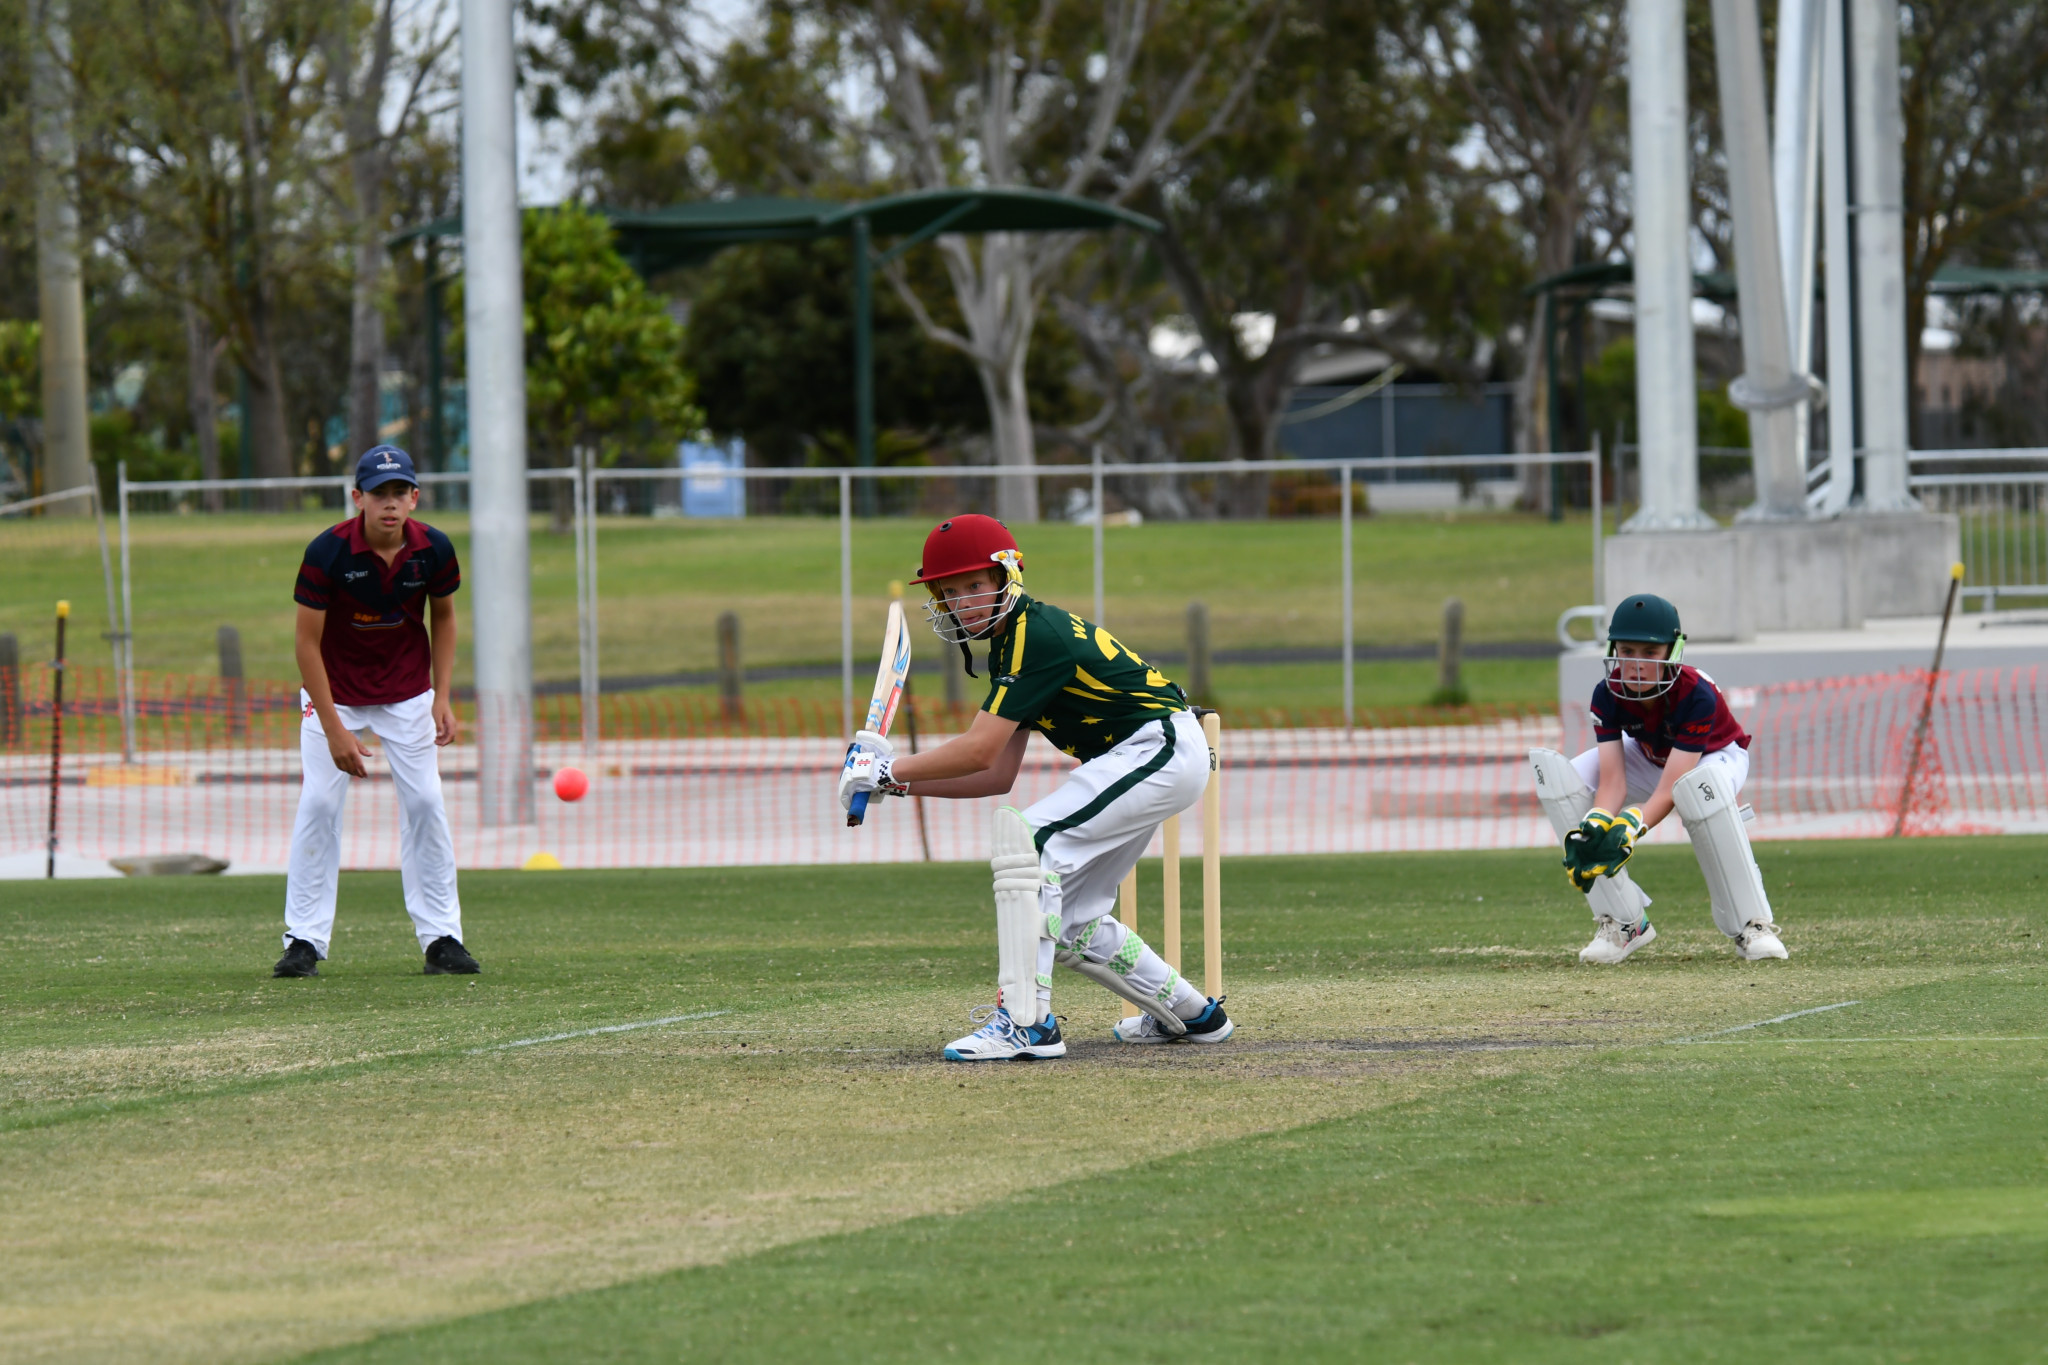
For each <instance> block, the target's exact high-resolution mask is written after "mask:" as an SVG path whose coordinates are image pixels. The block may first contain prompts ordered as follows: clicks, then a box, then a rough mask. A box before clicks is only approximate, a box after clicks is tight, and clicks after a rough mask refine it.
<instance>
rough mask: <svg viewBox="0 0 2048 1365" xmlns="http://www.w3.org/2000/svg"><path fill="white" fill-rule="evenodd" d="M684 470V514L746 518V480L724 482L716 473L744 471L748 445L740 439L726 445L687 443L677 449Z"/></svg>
mask: <svg viewBox="0 0 2048 1365" xmlns="http://www.w3.org/2000/svg"><path fill="white" fill-rule="evenodd" d="M676 463H677V464H678V465H680V466H681V467H682V470H683V515H684V516H686V517H743V516H745V515H746V514H747V481H746V480H745V479H722V478H718V477H716V476H715V474H714V473H713V471H716V470H726V469H745V468H746V467H747V443H746V442H745V441H743V440H740V439H739V438H738V437H735V438H733V439H732V440H731V441H729V442H727V443H726V444H725V445H723V446H713V445H699V444H698V443H697V442H695V441H684V442H683V443H682V445H680V446H679V447H677V450H676Z"/></svg>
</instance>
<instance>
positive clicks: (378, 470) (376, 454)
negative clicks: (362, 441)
mask: <svg viewBox="0 0 2048 1365" xmlns="http://www.w3.org/2000/svg"><path fill="white" fill-rule="evenodd" d="M393 479H402V480H404V481H405V482H406V483H409V484H411V485H412V486H413V487H415V488H417V487H419V484H420V476H419V475H418V474H416V473H414V472H413V468H412V456H410V455H408V454H406V453H405V452H404V451H402V450H400V449H399V448H398V447H397V446H371V447H370V448H369V449H368V450H366V451H364V452H363V458H362V459H360V460H357V461H356V487H357V488H360V489H362V490H363V491H364V492H365V493H367V492H369V491H370V490H371V489H372V488H378V487H381V486H382V485H384V484H387V483H390V482H391V481H392V480H393Z"/></svg>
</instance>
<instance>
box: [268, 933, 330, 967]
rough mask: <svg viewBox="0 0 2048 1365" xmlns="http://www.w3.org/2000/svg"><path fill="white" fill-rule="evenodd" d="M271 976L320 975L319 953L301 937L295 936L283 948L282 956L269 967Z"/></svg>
mask: <svg viewBox="0 0 2048 1365" xmlns="http://www.w3.org/2000/svg"><path fill="white" fill-rule="evenodd" d="M270 974H271V975H272V976H318V975H320V954H318V953H317V952H315V951H313V945H312V944H310V943H308V942H306V940H304V939H302V938H295V939H293V940H292V941H291V946H290V947H288V948H286V949H285V950H284V956H283V957H281V958H279V959H278V960H277V965H276V966H275V967H272V968H271V969H270Z"/></svg>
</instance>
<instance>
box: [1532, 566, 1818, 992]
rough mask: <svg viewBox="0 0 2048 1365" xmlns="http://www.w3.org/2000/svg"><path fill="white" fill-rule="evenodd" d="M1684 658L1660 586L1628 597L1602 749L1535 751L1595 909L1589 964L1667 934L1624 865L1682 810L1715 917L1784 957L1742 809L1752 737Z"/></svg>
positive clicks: (1599, 686) (1617, 630)
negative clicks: (1655, 924)
mask: <svg viewBox="0 0 2048 1365" xmlns="http://www.w3.org/2000/svg"><path fill="white" fill-rule="evenodd" d="M1684 655H1685V633H1684V632H1683V631H1682V630H1680V629H1679V624H1678V608H1676V607H1674V606H1672V605H1671V604H1670V603H1669V602H1667V601H1665V600H1664V599H1663V598H1661V597H1658V596H1655V595H1654V594H1651V593H1640V594H1636V595H1634V596H1631V597H1628V598H1626V599H1624V600H1623V601H1622V604H1621V605H1620V606H1618V607H1616V608H1615V610H1614V615H1613V618H1612V619H1611V620H1610V621H1609V622H1608V626H1607V660H1606V664H1607V667H1606V674H1605V676H1604V677H1602V678H1601V680H1600V681H1599V682H1598V683H1595V684H1594V686H1593V706H1592V711H1593V738H1594V740H1595V744H1594V747H1593V748H1591V749H1588V750H1586V752H1584V753H1582V754H1580V755H1579V756H1578V757H1577V758H1575V759H1570V760H1567V759H1566V758H1565V756H1564V755H1563V754H1560V753H1556V752H1554V751H1553V750H1550V749H1531V750H1530V751H1529V762H1530V765H1531V766H1532V767H1533V768H1534V769H1535V770H1536V794H1537V796H1538V797H1539V798H1540V799H1541V801H1542V803H1543V813H1544V814H1545V815H1548V816H1549V817H1550V823H1551V826H1552V828H1554V829H1555V830H1556V831H1557V837H1558V838H1559V839H1560V840H1562V841H1563V843H1564V865H1565V875H1566V876H1567V877H1569V878H1570V879H1571V883H1572V885H1573V886H1575V887H1577V888H1578V889H1579V890H1580V891H1583V892H1585V893H1586V902H1587V904H1588V906H1589V907H1590V908H1591V909H1592V911H1593V923H1594V930H1593V941H1592V942H1591V943H1588V944H1587V945H1586V946H1585V947H1584V948H1582V949H1580V950H1579V961H1581V962H1601V963H1615V962H1621V961H1624V960H1625V959H1627V957H1628V955H1629V954H1630V953H1633V952H1634V951H1635V950H1636V949H1638V948H1640V947H1642V946H1643V945H1644V944H1646V943H1649V942H1651V941H1653V940H1654V939H1655V938H1656V937H1657V931H1656V930H1655V929H1654V928H1652V927H1651V925H1650V918H1649V915H1648V914H1647V913H1646V912H1647V911H1648V909H1649V905H1650V898H1649V897H1648V896H1646V895H1644V894H1643V891H1642V888H1641V887H1639V886H1637V885H1636V884H1635V882H1634V881H1633V880H1632V879H1631V878H1630V877H1629V875H1628V871H1627V868H1626V866H1625V864H1626V863H1627V862H1628V860H1629V857H1630V855H1631V854H1633V853H1634V852H1635V846H1636V841H1637V840H1638V839H1640V838H1641V837H1642V836H1643V835H1644V834H1645V833H1646V832H1647V831H1649V830H1651V829H1654V828H1656V826H1657V825H1658V824H1660V823H1661V822H1662V821H1663V819H1664V817H1666V816H1667V815H1669V814H1671V812H1672V811H1674V810H1676V811H1677V812H1678V818H1679V819H1680V820H1682V821H1683V822H1684V824H1685V832H1686V834H1687V836H1688V837H1690V838H1691V840H1692V851H1693V856H1694V857H1696V858H1698V859H1699V864H1700V871H1701V872H1702V873H1703V874H1705V876H1706V879H1707V892H1708V896H1709V898H1710V899H1711V900H1712V902H1713V912H1714V923H1715V925H1716V926H1717V927H1718V928H1719V929H1720V930H1721V932H1722V933H1724V934H1726V935H1727V936H1728V937H1729V938H1730V939H1732V940H1734V943H1735V951H1736V952H1737V953H1739V954H1741V955H1742V956H1743V957H1744V958H1745V959H1747V960H1749V961H1752V962H1754V961H1757V960H1759V959H1761V958H1767V957H1783V956H1785V945H1784V943H1783V942H1782V941H1781V940H1780V939H1779V937H1778V926H1777V923H1776V921H1775V920H1774V919H1773V917H1772V915H1771V902H1770V899H1769V898H1768V897H1767V896H1765V895H1764V881H1763V876H1762V874H1760V873H1759V872H1758V871H1757V866H1756V857H1755V855H1754V854H1753V853H1751V851H1750V847H1749V834H1748V831H1746V830H1744V829H1743V827H1742V825H1743V815H1742V808H1741V806H1740V805H1739V804H1738V803H1739V801H1740V794H1741V791H1742V785H1743V783H1744V782H1746V781H1748V780H1749V736H1748V735H1747V734H1745V733H1744V732H1743V729H1742V726H1741V725H1740V724H1738V723H1737V722H1736V719H1735V716H1734V713H1733V712H1731V711H1730V710H1729V709H1728V702H1727V700H1726V699H1725V698H1724V697H1722V695H1721V690H1720V689H1719V688H1718V687H1716V686H1715V685H1714V680H1713V679H1712V678H1710V677H1708V676H1707V675H1706V674H1704V673H1702V672H1700V671H1699V670H1698V669H1696V668H1693V667H1691V666H1690V665H1688V664H1685V663H1684V662H1682V661H1683V659H1684Z"/></svg>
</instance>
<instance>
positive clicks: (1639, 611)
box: [1607, 592, 1685, 697]
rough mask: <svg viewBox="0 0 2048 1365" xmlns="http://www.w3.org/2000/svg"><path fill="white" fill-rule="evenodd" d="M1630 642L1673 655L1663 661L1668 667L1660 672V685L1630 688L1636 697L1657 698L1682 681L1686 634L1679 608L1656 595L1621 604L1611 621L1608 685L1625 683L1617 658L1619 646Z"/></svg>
mask: <svg viewBox="0 0 2048 1365" xmlns="http://www.w3.org/2000/svg"><path fill="white" fill-rule="evenodd" d="M1623 640H1627V641H1629V642H1630V643H1632V644H1644V645H1668V646H1670V651H1671V652H1670V653H1668V654H1666V655H1665V656H1664V658H1663V660H1662V663H1663V665H1664V667H1663V668H1662V669H1660V670H1659V673H1660V674H1661V677H1660V678H1659V680H1658V683H1659V684H1661V685H1655V684H1653V685H1652V686H1651V687H1650V688H1649V689H1647V690H1644V689H1643V687H1642V684H1640V683H1633V684H1630V686H1629V688H1628V691H1629V694H1630V695H1631V696H1635V697H1654V696H1658V695H1661V694H1662V693H1664V692H1667V691H1669V690H1670V689H1671V685H1672V684H1673V683H1675V682H1677V681H1678V669H1679V660H1680V659H1682V658H1683V657H1684V655H1685V632H1684V631H1683V630H1681V629H1680V628H1679V625H1678V608H1677V607H1674V606H1672V605H1671V604H1670V603H1669V602H1667V601H1665V600H1664V599H1663V598H1661V597H1659V596H1657V594H1655V593H1653V592H1643V593H1633V594H1631V595H1629V596H1628V597H1624V598H1623V599H1622V600H1621V604H1620V605H1619V606H1617V607H1615V609H1614V611H1613V613H1612V614H1611V615H1609V616H1608V618H1607V681H1608V683H1609V684H1610V685H1619V684H1620V683H1621V672H1620V663H1621V661H1620V660H1619V659H1617V658H1616V657H1615V653H1614V646H1615V645H1616V643H1618V642H1620V641H1623Z"/></svg>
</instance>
